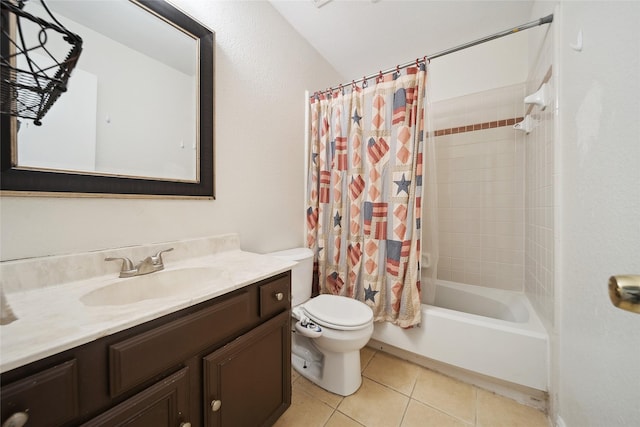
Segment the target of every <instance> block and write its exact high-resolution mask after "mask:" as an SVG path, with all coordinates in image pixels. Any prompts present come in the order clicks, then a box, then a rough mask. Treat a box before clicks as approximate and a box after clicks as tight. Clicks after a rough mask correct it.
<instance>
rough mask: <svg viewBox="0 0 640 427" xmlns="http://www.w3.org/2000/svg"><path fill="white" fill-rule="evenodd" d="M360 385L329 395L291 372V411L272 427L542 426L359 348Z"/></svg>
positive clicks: (526, 413)
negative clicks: (344, 394)
mask: <svg viewBox="0 0 640 427" xmlns="http://www.w3.org/2000/svg"><path fill="white" fill-rule="evenodd" d="M360 360H361V363H362V374H363V378H362V386H361V387H360V389H359V390H358V391H357V392H356V393H355V394H353V395H351V396H347V397H342V396H338V395H335V394H332V393H329V392H327V391H325V390H323V389H321V388H320V387H318V386H316V385H315V384H313V383H311V382H310V381H308V380H307V379H306V378H304V377H302V376H300V375H299V374H298V373H297V372H295V371H293V374H292V381H293V396H292V403H291V407H290V408H289V409H288V410H287V412H285V413H284V414H283V415H282V417H280V419H279V420H278V421H277V422H276V424H275V426H276V427H290V426H291V427H315V426H318V427H362V426H365V427H377V426H380V427H470V426H474V427H476V426H477V427H548V426H549V424H548V422H547V419H546V416H545V415H544V414H543V413H542V412H540V411H538V410H536V409H533V408H530V407H528V406H524V405H521V404H519V403H517V402H515V401H513V400H510V399H507V398H504V397H501V396H498V395H496V394H494V393H491V392H488V391H485V390H482V389H480V388H477V387H475V386H472V385H469V384H466V383H463V382H460V381H457V380H454V379H452V378H449V377H446V376H444V375H441V374H439V373H437V372H434V371H431V370H429V369H426V368H423V367H421V366H418V365H415V364H413V363H410V362H407V361H404V360H401V359H398V358H396V357H394V356H391V355H389V354H387V353H384V352H381V351H376V350H375V349H372V348H369V347H365V348H363V349H362V351H361V352H360Z"/></svg>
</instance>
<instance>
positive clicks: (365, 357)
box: [360, 347, 376, 371]
mask: <svg viewBox="0 0 640 427" xmlns="http://www.w3.org/2000/svg"><path fill="white" fill-rule="evenodd" d="M375 354H376V350H375V349H373V348H371V347H362V350H360V370H361V371H364V370H365V368H366V367H367V365H368V364H369V361H370V360H371V359H372V358H373V356H374V355H375Z"/></svg>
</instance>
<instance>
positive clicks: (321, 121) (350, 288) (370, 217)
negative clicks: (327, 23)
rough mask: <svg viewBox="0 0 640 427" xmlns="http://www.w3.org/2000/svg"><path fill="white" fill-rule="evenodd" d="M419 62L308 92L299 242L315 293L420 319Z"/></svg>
mask: <svg viewBox="0 0 640 427" xmlns="http://www.w3.org/2000/svg"><path fill="white" fill-rule="evenodd" d="M426 75H427V73H426V68H425V65H424V64H419V65H418V66H417V67H412V68H407V69H406V70H405V72H404V73H400V72H399V71H396V72H394V73H390V74H386V75H380V76H379V77H378V78H377V79H375V80H376V81H375V85H371V87H367V84H366V81H365V83H363V87H358V86H357V85H355V84H353V85H351V88H350V90H345V89H343V88H340V90H335V91H332V92H327V93H316V94H315V95H314V96H313V97H311V99H310V101H309V102H310V114H311V120H310V127H311V129H310V138H309V144H310V147H309V155H310V157H309V159H308V164H309V170H308V180H307V185H308V192H307V194H308V206H307V245H308V247H309V248H311V249H312V250H313V251H314V253H315V261H316V273H317V280H318V283H319V288H320V289H319V290H320V293H329V294H335V295H343V296H347V297H351V298H355V299H358V300H360V301H363V302H364V303H365V304H367V305H369V306H370V307H371V308H372V310H373V313H374V320H375V321H388V322H392V323H394V324H396V325H398V326H401V327H412V326H415V325H417V324H419V323H420V306H421V301H420V265H419V263H420V253H421V248H420V241H421V236H420V233H421V231H420V227H421V223H420V222H421V209H422V206H421V200H422V176H423V165H422V163H423V159H422V156H423V150H424V137H425V135H424V110H425V108H424V106H425V84H426Z"/></svg>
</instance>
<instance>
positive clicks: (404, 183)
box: [393, 174, 411, 195]
mask: <svg viewBox="0 0 640 427" xmlns="http://www.w3.org/2000/svg"><path fill="white" fill-rule="evenodd" d="M393 182H394V183H395V184H396V185H397V186H398V192H397V193H396V195H398V194H400V192H401V191H404V192H405V193H407V194H409V185H411V181H409V180H407V179H406V178H405V176H404V174H402V179H401V180H399V181H393Z"/></svg>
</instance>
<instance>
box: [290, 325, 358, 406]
mask: <svg viewBox="0 0 640 427" xmlns="http://www.w3.org/2000/svg"><path fill="white" fill-rule="evenodd" d="M291 353H292V354H291V365H292V366H293V368H294V369H295V370H296V372H298V373H299V374H300V375H302V376H303V377H305V378H307V379H308V380H309V381H311V382H313V383H315V384H316V385H318V386H320V387H322V388H323V389H325V390H327V391H330V392H332V393H335V394H339V395H341V396H349V395H351V394H353V393H355V392H356V391H357V390H358V389H359V388H360V385H361V384H362V373H361V371H360V351H359V350H356V351H349V352H345V353H334V352H330V351H326V350H325V351H324V352H321V351H320V350H318V349H317V347H316V346H315V345H314V343H313V342H312V341H311V339H309V338H307V337H303V336H300V335H298V334H293V339H292V352H291Z"/></svg>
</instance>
